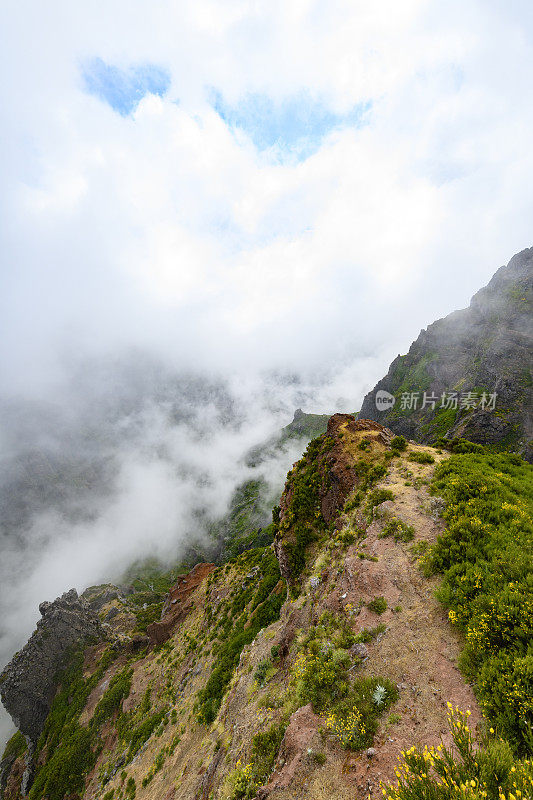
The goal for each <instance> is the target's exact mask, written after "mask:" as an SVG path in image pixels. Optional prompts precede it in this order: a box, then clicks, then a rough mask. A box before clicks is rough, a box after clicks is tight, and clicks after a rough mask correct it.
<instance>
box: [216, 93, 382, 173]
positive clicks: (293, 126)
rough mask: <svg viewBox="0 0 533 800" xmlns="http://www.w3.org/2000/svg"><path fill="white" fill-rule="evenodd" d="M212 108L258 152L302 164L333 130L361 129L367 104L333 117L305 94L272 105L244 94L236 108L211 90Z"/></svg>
mask: <svg viewBox="0 0 533 800" xmlns="http://www.w3.org/2000/svg"><path fill="white" fill-rule="evenodd" d="M210 101H211V105H212V106H213V108H214V109H215V111H216V112H217V114H218V115H219V116H220V117H221V118H222V119H223V120H224V122H225V123H226V124H227V125H228V126H229V127H230V128H232V129H236V128H238V129H240V130H242V131H244V132H245V133H247V134H248V136H249V137H250V138H251V140H252V141H253V143H254V145H255V146H256V147H257V149H258V150H268V149H272V150H273V151H274V153H275V154H277V156H278V158H280V160H286V159H289V160H291V159H295V160H297V161H303V160H305V159H306V158H308V157H309V156H310V155H312V154H313V153H315V152H316V151H317V150H318V149H319V148H320V145H321V143H322V140H323V139H324V137H325V136H326V135H327V134H328V133H330V132H331V131H332V130H334V129H336V128H344V127H360V126H361V125H362V124H363V122H364V116H365V113H366V112H367V111H368V110H369V108H370V106H371V104H370V103H360V104H358V105H356V106H355V107H354V108H353V109H352V110H351V111H350V112H349V113H347V114H336V113H335V112H333V111H331V110H330V109H329V108H328V107H327V106H326V105H325V104H324V103H322V102H320V101H317V100H313V99H312V98H311V97H310V95H308V94H307V93H306V92H300V93H299V94H297V95H293V96H292V97H288V98H286V99H285V100H283V101H282V102H281V103H275V102H274V101H273V100H272V98H270V97H269V96H268V95H265V94H255V93H253V94H247V95H245V96H244V97H243V99H242V100H240V101H239V102H238V103H237V104H236V105H234V106H232V105H230V104H229V103H227V102H226V101H225V100H224V97H223V95H222V94H221V93H220V92H219V91H217V90H216V89H213V90H211V97H210Z"/></svg>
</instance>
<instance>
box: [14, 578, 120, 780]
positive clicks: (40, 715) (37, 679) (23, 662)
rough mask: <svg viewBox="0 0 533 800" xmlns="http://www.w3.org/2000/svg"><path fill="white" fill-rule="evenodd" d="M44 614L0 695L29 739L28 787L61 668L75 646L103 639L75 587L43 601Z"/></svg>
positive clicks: (18, 657) (92, 616)
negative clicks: (48, 600)
mask: <svg viewBox="0 0 533 800" xmlns="http://www.w3.org/2000/svg"><path fill="white" fill-rule="evenodd" d="M39 611H40V613H41V619H40V620H39V622H38V623H37V628H36V630H35V632H34V633H33V635H32V636H31V638H30V639H29V641H28V642H27V644H26V645H25V646H24V647H23V649H22V650H20V651H19V652H18V653H16V655H15V656H14V657H13V659H12V660H11V661H10V663H9V664H8V665H7V667H6V668H5V670H4V671H3V673H2V674H1V675H0V697H1V698H2V703H3V704H4V706H5V708H6V709H7V711H9V713H10V715H11V717H12V719H13V722H14V723H15V725H16V726H17V728H18V729H19V731H20V732H21V733H22V734H24V736H25V737H26V740H27V744H28V750H27V758H26V765H27V770H26V774H25V780H24V789H27V788H28V787H29V784H30V782H31V773H32V754H33V751H34V749H35V747H36V745H37V742H38V740H39V737H40V735H41V732H42V730H43V727H44V723H45V721H46V718H47V717H48V714H49V711H50V707H51V705H52V701H53V699H54V695H55V693H56V690H57V686H58V676H59V673H60V670H61V669H62V668H63V667H64V666H65V659H66V657H68V655H69V653H70V650H71V648H72V647H73V646H84V645H87V644H89V643H94V642H97V641H100V640H102V639H105V637H106V634H105V631H104V628H103V627H102V624H101V623H100V620H99V618H98V617H97V616H96V614H95V613H94V612H93V611H92V610H91V609H90V608H89V606H88V605H87V604H86V603H85V602H84V601H83V600H80V598H79V597H78V593H77V592H76V590H75V589H71V590H70V591H69V592H65V594H63V595H62V596H61V597H58V598H57V600H54V602H52V603H49V602H43V603H41V605H40V606H39Z"/></svg>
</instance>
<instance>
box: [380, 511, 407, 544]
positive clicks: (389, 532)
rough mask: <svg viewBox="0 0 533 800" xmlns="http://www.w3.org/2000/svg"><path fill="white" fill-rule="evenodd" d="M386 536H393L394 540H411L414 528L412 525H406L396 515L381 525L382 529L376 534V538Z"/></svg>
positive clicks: (404, 541)
mask: <svg viewBox="0 0 533 800" xmlns="http://www.w3.org/2000/svg"><path fill="white" fill-rule="evenodd" d="M388 536H394V541H395V542H403V543H404V544H405V543H407V542H412V541H413V539H414V538H415V529H414V528H413V526H412V525H407V523H406V522H402V521H401V520H400V519H397V517H393V518H392V519H391V520H389V522H387V524H386V525H385V526H384V527H383V530H382V531H380V533H379V534H378V539H386V538H387V537H388Z"/></svg>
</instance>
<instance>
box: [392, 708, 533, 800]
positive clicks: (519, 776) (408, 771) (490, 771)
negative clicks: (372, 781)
mask: <svg viewBox="0 0 533 800" xmlns="http://www.w3.org/2000/svg"><path fill="white" fill-rule="evenodd" d="M469 713H470V712H467V713H466V714H463V713H461V712H460V711H459V710H458V709H456V710H455V711H453V709H451V706H450V713H449V717H448V719H449V726H450V730H451V734H452V739H453V747H452V748H450V749H448V748H446V747H444V746H443V745H439V747H438V748H434V747H430V748H429V749H428V748H426V749H425V750H424V751H421V750H419V749H418V748H416V747H411V748H410V749H409V750H407V751H406V752H404V753H402V762H401V764H400V767H399V769H398V771H397V772H396V774H397V776H398V781H397V783H396V785H395V786H390V785H389V786H384V787H382V789H383V794H384V796H385V798H386V800H456V798H463V800H483V799H484V798H486V800H504V798H505V800H511V799H512V798H514V800H520V799H521V798H524V800H525V798H528V797H531V786H532V785H533V763H532V762H531V761H529V760H528V761H518V760H517V759H515V757H514V756H513V752H512V749H511V747H510V746H509V744H508V743H507V742H505V741H504V740H503V739H501V738H498V737H494V736H493V734H494V731H493V730H492V729H491V733H490V735H489V736H488V737H484V739H483V740H482V742H481V746H477V743H476V742H475V741H474V738H473V736H472V733H471V731H470V730H469V726H468V714H469Z"/></svg>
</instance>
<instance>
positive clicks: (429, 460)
mask: <svg viewBox="0 0 533 800" xmlns="http://www.w3.org/2000/svg"><path fill="white" fill-rule="evenodd" d="M407 458H408V459H409V461H414V462H415V463H417V464H434V463H435V459H434V458H433V456H432V455H431V453H423V452H422V453H421V452H418V451H417V452H415V453H409V455H408V456H407Z"/></svg>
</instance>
